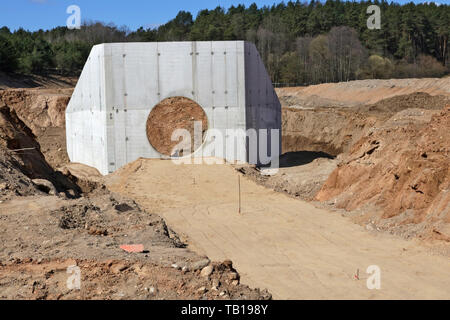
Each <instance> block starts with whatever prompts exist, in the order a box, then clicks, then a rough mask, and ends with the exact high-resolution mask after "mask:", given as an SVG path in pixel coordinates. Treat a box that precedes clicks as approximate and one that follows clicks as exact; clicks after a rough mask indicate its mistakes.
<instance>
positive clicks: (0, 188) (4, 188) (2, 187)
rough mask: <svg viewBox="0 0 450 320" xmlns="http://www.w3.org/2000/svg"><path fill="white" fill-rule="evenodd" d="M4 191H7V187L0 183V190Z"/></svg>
mask: <svg viewBox="0 0 450 320" xmlns="http://www.w3.org/2000/svg"><path fill="white" fill-rule="evenodd" d="M6 189H8V185H7V184H6V182H4V183H0V190H6Z"/></svg>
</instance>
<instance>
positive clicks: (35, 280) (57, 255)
mask: <svg viewBox="0 0 450 320" xmlns="http://www.w3.org/2000/svg"><path fill="white" fill-rule="evenodd" d="M23 208H27V210H23ZM0 220H1V221H2V226H3V227H4V231H3V232H2V233H1V234H0V242H1V243H2V247H1V248H0V297H1V298H2V299H213V298H215V299H270V297H271V296H270V294H269V293H267V292H266V291H259V290H257V289H250V288H249V287H247V286H245V285H241V284H240V283H239V278H240V277H239V274H238V273H237V272H236V271H235V270H234V269H233V268H232V263H231V262H226V263H210V261H209V259H206V258H205V257H201V256H198V255H197V254H195V253H193V252H192V251H190V250H188V249H186V248H185V245H184V244H183V243H182V242H181V241H180V240H179V238H178V236H177V235H176V234H175V233H174V232H173V231H172V230H170V229H169V228H168V227H167V225H166V224H165V222H164V220H162V219H161V218H160V217H159V216H157V215H156V214H150V213H147V212H145V211H143V210H141V209H140V208H139V206H137V205H136V203H134V202H133V201H130V200H127V199H125V198H122V197H121V196H119V195H116V194H111V193H109V192H107V193H105V194H103V195H99V196H91V197H89V198H80V199H77V200H70V201H69V200H65V199H62V198H58V197H40V196H37V197H21V198H16V199H14V200H11V201H7V202H5V203H3V204H2V210H1V211H0ZM123 244H142V245H143V246H144V251H143V252H140V253H128V252H126V251H125V250H122V249H121V248H120V246H121V245H123ZM71 265H77V266H78V267H79V268H80V271H81V290H69V289H68V288H67V286H66V283H67V279H68V276H69V275H68V274H67V272H66V271H67V267H68V266H71ZM208 265H210V267H209V268H210V269H211V270H210V272H208V275H207V276H204V275H202V274H201V273H203V274H204V272H202V271H203V268H205V267H206V266H208Z"/></svg>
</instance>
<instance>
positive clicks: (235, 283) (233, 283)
mask: <svg viewBox="0 0 450 320" xmlns="http://www.w3.org/2000/svg"><path fill="white" fill-rule="evenodd" d="M231 285H233V286H237V285H239V280H233V281H231Z"/></svg>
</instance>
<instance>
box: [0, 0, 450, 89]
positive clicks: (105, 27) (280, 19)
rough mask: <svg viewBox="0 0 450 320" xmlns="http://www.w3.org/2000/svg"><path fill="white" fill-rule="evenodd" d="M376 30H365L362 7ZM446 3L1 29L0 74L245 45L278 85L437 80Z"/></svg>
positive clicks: (449, 26)
mask: <svg viewBox="0 0 450 320" xmlns="http://www.w3.org/2000/svg"><path fill="white" fill-rule="evenodd" d="M372 4H375V5H378V6H379V7H380V8H381V28H380V29H379V30H370V29H369V28H368V27H367V19H368V18H369V16H370V14H368V13H367V8H368V6H370V5H372ZM449 36H450V6H449V5H444V4H441V5H437V4H435V3H432V2H428V3H423V4H414V3H409V4H404V5H400V4H396V3H394V2H390V3H388V2H386V1H360V2H356V1H340V0H328V1H326V2H320V1H315V0H311V1H310V2H300V1H295V2H293V1H290V2H282V3H279V4H275V5H273V6H263V7H258V5H256V4H252V5H250V6H248V7H246V6H244V5H238V6H232V7H230V8H222V7H217V8H216V9H214V10H202V11H200V12H198V13H196V15H195V16H194V15H193V14H192V13H190V12H186V11H180V12H179V13H178V14H177V16H176V17H175V18H173V19H172V20H170V21H169V22H167V23H166V24H163V25H160V26H158V27H155V28H148V29H146V28H144V27H141V28H139V29H138V30H134V31H132V30H129V29H128V28H127V27H126V26H122V27H118V26H116V25H114V24H112V23H110V24H106V23H103V22H96V21H84V22H83V25H82V27H81V29H75V30H70V29H68V28H66V27H57V28H54V29H52V30H39V31H34V32H30V31H27V30H24V29H18V30H14V31H11V30H9V29H8V28H7V27H3V28H0V71H3V72H9V73H19V74H51V73H52V74H62V75H79V73H80V72H81V70H82V68H83V65H84V63H85V61H86V59H87V57H88V55H89V52H90V50H91V47H92V46H93V45H95V44H99V43H108V42H129V41H132V42H140V41H204V40H247V41H251V42H253V43H255V45H256V46H257V48H258V50H259V52H260V54H261V57H262V58H263V60H264V63H265V65H266V68H267V70H268V72H269V74H270V76H271V78H272V81H273V82H274V83H275V84H276V85H277V86H296V85H309V84H317V83H324V82H339V81H349V80H356V79H372V78H381V79H382V78H410V77H441V76H444V75H446V74H448V73H449V71H450V67H449V66H450V58H449Z"/></svg>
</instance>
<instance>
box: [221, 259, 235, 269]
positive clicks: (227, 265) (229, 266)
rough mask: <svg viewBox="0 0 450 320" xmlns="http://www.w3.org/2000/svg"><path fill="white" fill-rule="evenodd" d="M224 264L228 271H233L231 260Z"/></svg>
mask: <svg viewBox="0 0 450 320" xmlns="http://www.w3.org/2000/svg"><path fill="white" fill-rule="evenodd" d="M222 264H223V265H224V266H225V267H227V268H228V269H232V268H233V262H232V261H231V260H225V261H224V262H223V263H222Z"/></svg>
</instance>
